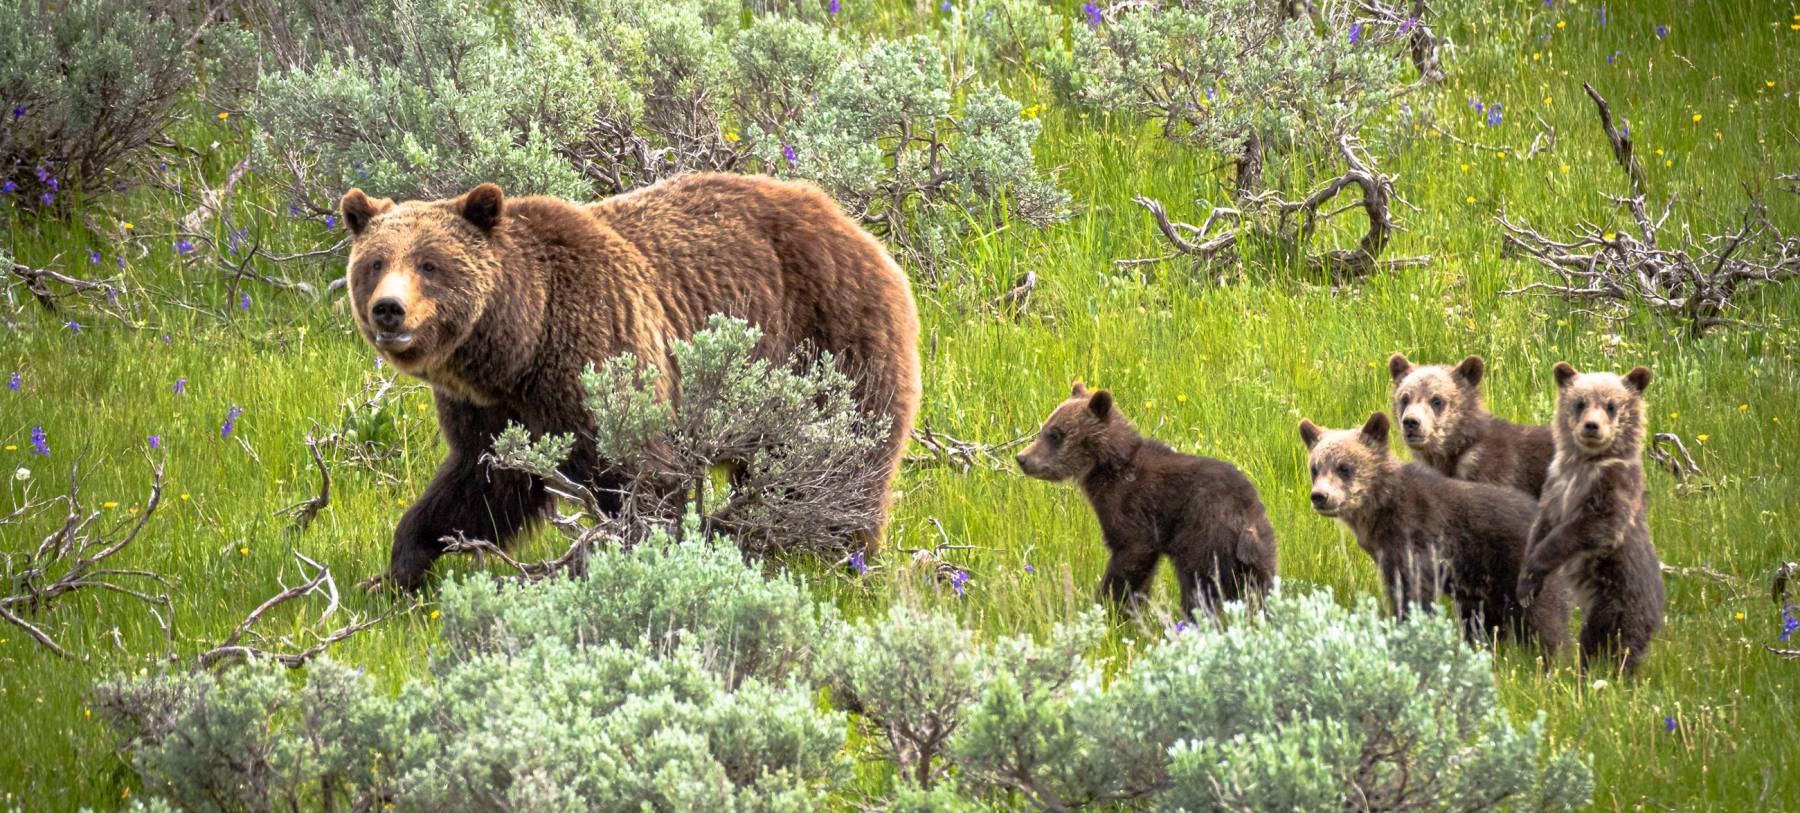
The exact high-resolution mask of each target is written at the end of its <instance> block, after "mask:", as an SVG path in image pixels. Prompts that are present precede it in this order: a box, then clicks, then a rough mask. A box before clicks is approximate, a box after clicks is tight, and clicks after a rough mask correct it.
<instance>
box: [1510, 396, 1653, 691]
mask: <svg viewBox="0 0 1800 813" xmlns="http://www.w3.org/2000/svg"><path fill="white" fill-rule="evenodd" d="M1649 386H1650V370H1649V369H1648V368H1646V367H1638V368H1636V369H1634V370H1632V371H1631V372H1629V373H1626V374H1625V375H1623V376H1618V375H1613V374H1612V373H1586V374H1583V373H1579V372H1576V371H1575V368H1574V367H1571V366H1569V363H1568V362H1566V361H1564V362H1558V363H1557V365H1556V387H1557V397H1556V420H1555V422H1554V423H1553V424H1551V425H1552V426H1554V427H1555V430H1556V457H1555V459H1554V460H1553V461H1551V463H1550V477H1549V479H1548V480H1547V481H1546V482H1545V483H1544V496H1543V499H1542V501H1541V502H1540V503H1539V508H1538V517H1537V522H1536V524H1534V525H1533V526H1532V528H1531V545H1530V547H1529V548H1528V549H1527V553H1526V559H1525V569H1524V573H1523V574H1521V575H1520V577H1519V603H1521V604H1525V605H1527V606H1529V605H1530V604H1531V603H1532V602H1533V601H1538V600H1541V599H1540V597H1539V591H1540V590H1541V589H1542V586H1543V584H1544V582H1545V580H1546V579H1549V578H1551V577H1552V576H1553V575H1554V574H1556V573H1557V572H1558V571H1561V572H1563V573H1564V574H1566V581H1568V582H1569V583H1570V584H1572V585H1573V586H1574V589H1575V595H1576V601H1577V602H1578V603H1579V604H1580V605H1581V607H1582V612H1583V620H1582V622H1581V663H1582V668H1583V669H1586V668H1587V667H1588V665H1589V664H1590V663H1592V662H1593V661H1594V660H1595V659H1596V658H1602V657H1606V658H1611V659H1614V660H1616V661H1622V665H1623V667H1624V670H1625V672H1626V674H1631V673H1632V672H1634V671H1636V669H1637V667H1638V664H1640V663H1642V662H1643V659H1644V656H1645V655H1647V654H1649V652H1650V638H1651V637H1652V636H1654V635H1655V634H1656V631H1657V630H1658V629H1661V628H1662V623H1663V583H1662V564H1661V563H1659V562H1658V561H1657V560H1656V548H1655V547H1654V546H1652V545H1651V543H1650V523H1649V521H1648V518H1647V517H1646V516H1645V511H1644V507H1645V502H1644V499H1645V497H1644V461H1643V448H1644V413H1645V405H1644V390H1645V388H1647V387H1649Z"/></svg>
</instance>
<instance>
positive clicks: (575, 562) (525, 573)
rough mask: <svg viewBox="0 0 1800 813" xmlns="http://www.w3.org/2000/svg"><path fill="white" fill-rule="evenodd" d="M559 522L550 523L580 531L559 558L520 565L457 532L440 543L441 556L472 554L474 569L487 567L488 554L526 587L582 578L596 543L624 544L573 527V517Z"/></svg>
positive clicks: (592, 530) (595, 531)
mask: <svg viewBox="0 0 1800 813" xmlns="http://www.w3.org/2000/svg"><path fill="white" fill-rule="evenodd" d="M559 519H563V520H568V523H567V524H565V523H563V522H553V524H556V525H557V526H558V527H559V528H563V529H565V530H567V529H569V528H571V527H580V528H581V530H580V531H578V532H576V533H574V534H572V535H571V541H570V543H569V547H568V549H566V550H564V551H563V553H562V555H561V556H558V557H556V558H555V559H546V560H544V561H540V562H521V561H519V560H518V559H516V558H513V556H512V555H511V554H508V553H507V552H506V551H505V550H503V549H502V548H501V547H500V546H499V545H496V544H494V543H493V542H490V541H488V540H486V539H470V538H469V537H468V536H466V535H464V534H462V533H461V532H458V533H457V534H456V535H455V536H446V537H444V538H443V539H442V540H440V541H442V542H443V543H444V552H445V553H466V554H470V555H473V556H474V557H475V565H476V567H482V568H485V567H487V557H488V556H490V555H491V556H493V557H494V558H496V559H499V560H500V561H501V562H503V563H505V564H506V566H507V567H510V568H512V569H513V570H516V571H518V573H519V579H520V580H521V581H523V582H525V583H527V584H530V583H532V582H539V581H543V580H545V579H548V578H550V577H552V576H555V575H558V574H567V575H570V576H579V575H582V574H583V573H586V572H587V560H588V556H589V555H590V554H591V553H593V551H594V547H595V545H596V544H597V543H598V542H600V541H602V540H606V541H610V542H612V543H614V544H616V545H621V546H622V545H623V544H624V539H623V538H621V537H619V536H617V535H615V534H613V533H611V532H609V531H604V530H601V529H600V528H598V527H591V526H578V525H576V524H575V520H573V518H567V517H563V518H559Z"/></svg>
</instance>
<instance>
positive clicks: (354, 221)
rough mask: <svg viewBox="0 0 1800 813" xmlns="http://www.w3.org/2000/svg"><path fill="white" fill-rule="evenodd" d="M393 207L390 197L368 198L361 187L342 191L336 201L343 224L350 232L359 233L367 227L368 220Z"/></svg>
mask: <svg viewBox="0 0 1800 813" xmlns="http://www.w3.org/2000/svg"><path fill="white" fill-rule="evenodd" d="M392 208H394V201H393V199H392V198H381V199H379V200H373V199H370V198H369V196H368V195H365V194H363V191H362V190H361V189H352V190H350V191H348V192H345V193H344V197H343V199H342V200H340V201H338V211H339V212H341V213H343V215H344V225H345V226H347V227H349V229H350V234H352V235H360V234H362V233H363V229H366V228H368V227H369V221H370V220H372V219H374V217H375V216H376V215H378V214H381V213H382V212H385V211H387V210H389V209H392Z"/></svg>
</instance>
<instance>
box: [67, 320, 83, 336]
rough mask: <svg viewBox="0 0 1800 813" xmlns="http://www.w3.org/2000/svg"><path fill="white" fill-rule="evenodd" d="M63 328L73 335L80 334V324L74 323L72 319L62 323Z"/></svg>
mask: <svg viewBox="0 0 1800 813" xmlns="http://www.w3.org/2000/svg"><path fill="white" fill-rule="evenodd" d="M63 327H66V328H68V329H69V330H70V331H71V332H74V333H80V332H81V323H80V322H77V321H75V320H74V319H70V320H69V321H67V322H64V323H63Z"/></svg>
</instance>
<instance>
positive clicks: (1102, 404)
mask: <svg viewBox="0 0 1800 813" xmlns="http://www.w3.org/2000/svg"><path fill="white" fill-rule="evenodd" d="M1088 411H1089V412H1092V413H1094V417H1096V418H1099V419H1100V420H1101V421H1102V422H1105V421H1108V420H1111V419H1112V416H1113V399H1112V393H1111V392H1109V391H1107V390H1100V391H1098V392H1095V393H1094V395H1093V397H1092V398H1089V399H1088Z"/></svg>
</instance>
